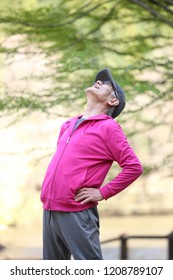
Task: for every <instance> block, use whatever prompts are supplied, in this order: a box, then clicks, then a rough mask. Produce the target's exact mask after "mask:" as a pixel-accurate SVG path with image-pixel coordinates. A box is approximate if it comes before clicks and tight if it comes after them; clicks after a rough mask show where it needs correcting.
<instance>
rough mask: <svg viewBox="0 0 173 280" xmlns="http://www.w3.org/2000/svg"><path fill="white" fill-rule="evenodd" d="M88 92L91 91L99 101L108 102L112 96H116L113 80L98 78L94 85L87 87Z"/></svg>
mask: <svg viewBox="0 0 173 280" xmlns="http://www.w3.org/2000/svg"><path fill="white" fill-rule="evenodd" d="M86 93H91V94H92V95H93V96H94V97H95V98H96V99H97V101H100V102H103V103H106V102H107V101H108V100H109V98H110V97H113V96H114V97H115V94H114V89H113V87H112V84H111V82H109V81H100V80H98V81H97V82H96V83H95V84H94V85H93V86H92V87H89V88H87V89H86Z"/></svg>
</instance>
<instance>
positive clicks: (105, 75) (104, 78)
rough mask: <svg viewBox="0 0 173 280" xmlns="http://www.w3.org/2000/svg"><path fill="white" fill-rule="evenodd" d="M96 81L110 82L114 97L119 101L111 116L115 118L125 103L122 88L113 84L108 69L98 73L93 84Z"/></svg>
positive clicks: (115, 83) (113, 81)
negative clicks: (114, 93)
mask: <svg viewBox="0 0 173 280" xmlns="http://www.w3.org/2000/svg"><path fill="white" fill-rule="evenodd" d="M98 80H100V81H110V82H111V83H112V86H113V89H114V90H115V92H116V96H117V98H118V100H119V104H118V105H117V106H115V109H114V111H113V113H112V115H111V117H112V118H116V117H117V116H118V115H119V114H120V113H121V112H122V111H123V109H124V107H125V105H126V102H125V93H124V91H123V90H122V88H121V87H120V86H119V85H118V84H117V82H115V80H114V79H113V77H112V74H111V72H110V70H109V69H108V68H105V69H103V70H101V71H99V72H98V73H97V75H96V78H95V82H97V81H98Z"/></svg>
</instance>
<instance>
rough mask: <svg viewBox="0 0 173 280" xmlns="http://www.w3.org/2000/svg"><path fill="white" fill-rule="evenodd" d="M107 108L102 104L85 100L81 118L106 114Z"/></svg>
mask: <svg viewBox="0 0 173 280" xmlns="http://www.w3.org/2000/svg"><path fill="white" fill-rule="evenodd" d="M106 113H107V108H105V107H104V106H103V105H102V104H99V103H97V104H95V103H93V102H87V105H86V109H85V112H84V114H83V118H85V119H87V118H90V117H94V116H97V115H101V114H106Z"/></svg>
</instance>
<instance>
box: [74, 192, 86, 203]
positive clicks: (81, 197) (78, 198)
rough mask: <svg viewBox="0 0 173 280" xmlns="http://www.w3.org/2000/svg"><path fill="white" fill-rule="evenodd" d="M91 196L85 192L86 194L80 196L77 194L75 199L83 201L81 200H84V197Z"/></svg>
mask: <svg viewBox="0 0 173 280" xmlns="http://www.w3.org/2000/svg"><path fill="white" fill-rule="evenodd" d="M87 198H89V197H88V195H86V194H84V195H79V196H75V201H77V202H78V201H81V200H84V199H87Z"/></svg>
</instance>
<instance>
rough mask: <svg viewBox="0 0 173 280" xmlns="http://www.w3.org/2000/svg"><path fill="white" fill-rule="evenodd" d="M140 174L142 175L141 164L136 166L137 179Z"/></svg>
mask: <svg viewBox="0 0 173 280" xmlns="http://www.w3.org/2000/svg"><path fill="white" fill-rule="evenodd" d="M142 173H143V167H142V165H141V164H138V165H137V166H136V175H137V177H139V176H141V174H142Z"/></svg>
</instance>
